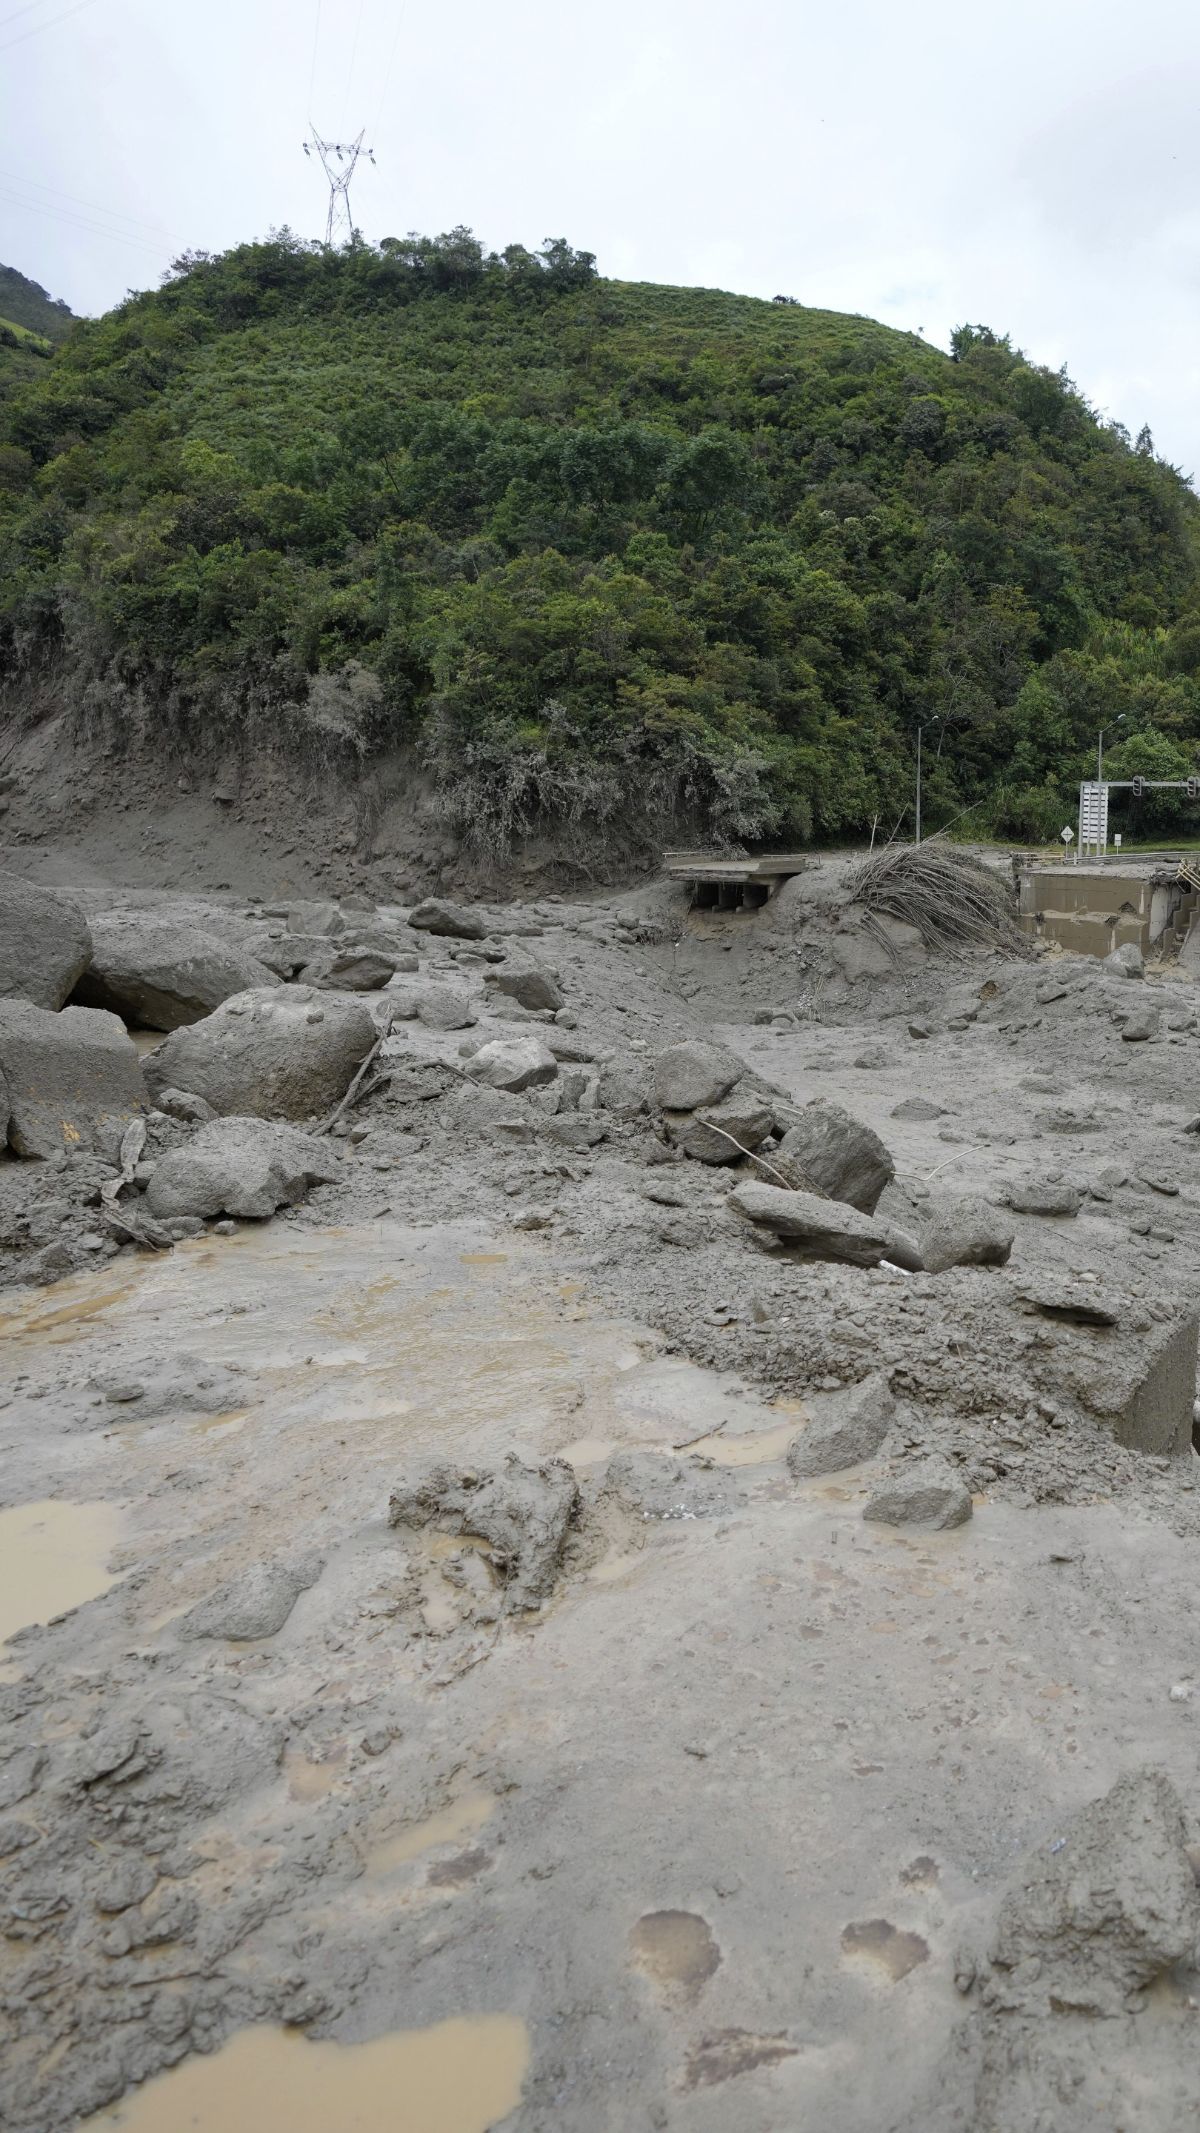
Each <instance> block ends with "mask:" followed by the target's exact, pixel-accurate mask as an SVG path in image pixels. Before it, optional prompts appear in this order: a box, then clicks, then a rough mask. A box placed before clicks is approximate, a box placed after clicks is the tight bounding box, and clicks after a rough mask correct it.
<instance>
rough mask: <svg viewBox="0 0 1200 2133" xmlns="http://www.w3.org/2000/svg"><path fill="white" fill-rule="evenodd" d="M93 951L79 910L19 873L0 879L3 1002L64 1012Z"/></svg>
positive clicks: (52, 891) (63, 898)
mask: <svg viewBox="0 0 1200 2133" xmlns="http://www.w3.org/2000/svg"><path fill="white" fill-rule="evenodd" d="M91 952H92V936H91V931H90V929H89V927H88V922H87V919H86V918H85V917H84V914H83V912H82V911H81V910H80V908H79V905H78V904H76V903H73V902H72V901H71V898H70V897H69V896H62V895H60V894H59V893H58V892H57V891H56V890H54V889H39V888H36V887H35V885H34V884H33V882H31V881H22V880H21V878H20V876H19V875H17V874H0V999H7V1000H31V1001H32V1002H33V1005H34V1006H35V1007H61V1006H62V1005H63V1002H64V1001H65V1000H69V999H70V997H71V993H72V991H73V989H74V987H75V985H76V983H77V981H78V979H79V977H80V975H81V973H82V972H83V971H84V970H86V969H87V963H88V957H89V956H90V955H91Z"/></svg>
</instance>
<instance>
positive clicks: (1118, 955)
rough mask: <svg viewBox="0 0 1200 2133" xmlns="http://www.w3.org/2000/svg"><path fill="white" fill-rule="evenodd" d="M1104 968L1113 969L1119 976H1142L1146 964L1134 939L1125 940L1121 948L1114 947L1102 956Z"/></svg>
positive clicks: (1144, 972) (1144, 973)
mask: <svg viewBox="0 0 1200 2133" xmlns="http://www.w3.org/2000/svg"><path fill="white" fill-rule="evenodd" d="M1104 968H1105V970H1111V971H1114V972H1115V974H1116V976H1117V977H1119V978H1144V977H1145V975H1146V965H1145V962H1144V960H1143V958H1142V951H1141V949H1140V948H1139V947H1138V944H1137V942H1136V941H1126V943H1125V945H1124V947H1123V948H1114V949H1113V952H1112V954H1111V955H1106V956H1105V958H1104Z"/></svg>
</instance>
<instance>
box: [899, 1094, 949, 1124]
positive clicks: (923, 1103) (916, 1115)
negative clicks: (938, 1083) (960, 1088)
mask: <svg viewBox="0 0 1200 2133" xmlns="http://www.w3.org/2000/svg"><path fill="white" fill-rule="evenodd" d="M948 1116H949V1113H948V1112H947V1110H946V1107H945V1105H944V1104H935V1103H934V1102H933V1101H932V1100H931V1098H929V1097H928V1096H906V1097H905V1098H904V1100H903V1102H901V1103H898V1104H893V1105H892V1117H893V1118H897V1119H900V1120H901V1121H903V1122H904V1123H905V1124H907V1125H925V1124H927V1123H928V1121H929V1120H930V1119H934V1118H946V1117H948Z"/></svg>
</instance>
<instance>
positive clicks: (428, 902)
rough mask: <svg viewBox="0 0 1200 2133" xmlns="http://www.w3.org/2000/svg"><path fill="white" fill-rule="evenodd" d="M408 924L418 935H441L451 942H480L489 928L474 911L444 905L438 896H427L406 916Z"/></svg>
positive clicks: (454, 905)
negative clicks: (413, 927)
mask: <svg viewBox="0 0 1200 2133" xmlns="http://www.w3.org/2000/svg"><path fill="white" fill-rule="evenodd" d="M408 923H409V925H410V926H415V927H416V929H417V931H418V933H441V934H445V935H447V936H448V937H449V938H450V939H451V940H458V941H482V940H484V939H485V938H486V936H487V934H488V932H489V931H490V928H489V927H488V926H487V924H486V923H485V921H484V920H483V919H482V918H480V917H479V915H478V913H477V912H475V911H467V910H465V909H464V908H463V906H462V905H461V904H450V903H446V902H445V901H444V900H443V898H442V897H440V896H427V897H426V898H425V900H424V902H423V903H419V904H418V905H417V907H416V909H415V910H413V911H410V912H409V914H408Z"/></svg>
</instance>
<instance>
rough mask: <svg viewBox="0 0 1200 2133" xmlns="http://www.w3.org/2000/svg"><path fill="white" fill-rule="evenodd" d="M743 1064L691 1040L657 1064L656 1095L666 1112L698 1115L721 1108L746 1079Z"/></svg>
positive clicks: (665, 1054) (671, 1049) (673, 1047)
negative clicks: (710, 1107)
mask: <svg viewBox="0 0 1200 2133" xmlns="http://www.w3.org/2000/svg"><path fill="white" fill-rule="evenodd" d="M742 1072H743V1069H742V1066H741V1063H740V1061H738V1060H736V1059H731V1058H730V1055H729V1053H728V1052H724V1051H722V1050H721V1049H720V1048H719V1047H718V1046H717V1045H715V1044H705V1043H703V1042H702V1041H701V1040H700V1039H698V1038H690V1039H689V1040H688V1041H687V1042H686V1043H684V1044H672V1045H669V1046H668V1048H667V1050H666V1051H665V1052H660V1053H659V1055H658V1057H657V1059H656V1060H655V1062H654V1094H655V1096H656V1098H657V1100H658V1102H659V1104H660V1105H661V1107H662V1109H663V1110H664V1111H698V1110H699V1109H700V1107H701V1105H703V1104H719V1103H720V1101H721V1099H722V1097H723V1096H728V1094H729V1091H730V1090H731V1089H732V1088H733V1087H734V1086H735V1084H736V1083H737V1082H739V1081H740V1080H741V1078H742Z"/></svg>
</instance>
